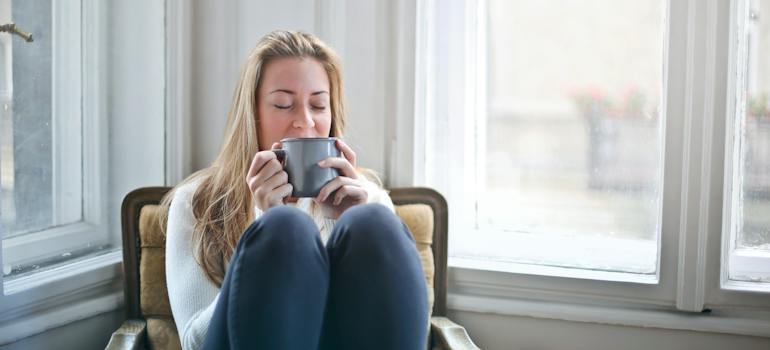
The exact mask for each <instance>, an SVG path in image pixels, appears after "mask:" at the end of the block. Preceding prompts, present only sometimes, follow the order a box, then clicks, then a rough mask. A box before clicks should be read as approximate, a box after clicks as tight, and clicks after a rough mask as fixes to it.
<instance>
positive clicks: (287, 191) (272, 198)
mask: <svg viewBox="0 0 770 350" xmlns="http://www.w3.org/2000/svg"><path fill="white" fill-rule="evenodd" d="M292 190H294V187H292V186H291V184H290V183H286V184H283V185H281V186H278V187H277V188H275V189H273V190H272V191H270V193H269V194H268V195H267V197H268V202H269V203H270V207H274V206H276V205H281V204H283V200H284V198H287V197H289V195H291V191H292Z"/></svg>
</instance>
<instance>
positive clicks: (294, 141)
mask: <svg viewBox="0 0 770 350" xmlns="http://www.w3.org/2000/svg"><path fill="white" fill-rule="evenodd" d="M281 144H282V145H283V147H282V149H274V150H273V153H275V155H276V156H277V157H278V160H280V161H281V162H282V163H283V170H284V171H286V173H287V174H289V183H290V184H291V185H292V186H293V187H294V190H293V191H292V193H291V196H292V197H315V196H317V195H318V192H320V191H321V188H322V187H324V185H326V184H327V183H328V182H329V181H331V180H334V178H335V177H337V176H339V175H340V174H339V171H338V170H337V169H336V168H321V167H320V166H318V162H320V161H322V160H324V159H326V158H329V157H339V156H340V150H339V149H337V138H336V137H313V138H290V139H283V140H281Z"/></svg>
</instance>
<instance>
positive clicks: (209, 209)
mask: <svg viewBox="0 0 770 350" xmlns="http://www.w3.org/2000/svg"><path fill="white" fill-rule="evenodd" d="M285 57H297V58H312V59H314V60H316V61H318V62H319V63H320V64H321V65H322V66H323V67H324V69H325V70H326V74H327V75H328V77H329V89H330V91H329V95H330V99H331V101H330V102H331V103H330V108H331V114H332V122H331V131H330V135H329V136H337V137H339V136H342V131H343V129H344V127H345V108H344V100H343V93H342V91H343V90H342V70H341V65H340V61H339V58H338V57H337V54H336V53H335V52H334V51H333V50H332V49H331V48H329V47H328V46H326V44H324V43H323V42H322V41H321V40H320V39H318V38H317V37H315V36H313V35H312V34H308V33H303V32H295V31H282V30H281V31H273V32H271V33H268V34H267V35H265V36H264V37H262V38H261V39H260V40H259V42H257V45H256V47H255V48H254V49H253V50H252V51H251V53H250V54H249V57H248V59H247V60H246V62H245V63H244V64H243V67H242V68H241V73H240V79H239V82H238V85H237V86H236V88H235V93H234V96H233V100H232V103H231V105H230V111H229V113H228V115H227V124H226V126H225V137H224V142H223V144H222V147H221V149H220V151H219V155H218V156H217V158H216V160H214V162H213V163H212V165H211V166H209V167H208V168H205V169H202V170H200V171H198V172H196V173H194V174H192V175H190V176H189V177H188V178H187V179H185V180H184V181H182V182H181V183H179V184H178V185H177V186H176V187H174V189H173V190H171V191H170V192H169V193H168V194H167V195H166V196H165V197H164V198H163V201H162V202H161V206H162V208H163V209H164V210H163V211H162V212H163V213H166V214H165V215H163V216H162V217H161V227H162V228H163V229H164V231H165V228H166V225H167V222H168V217H167V215H168V214H167V213H168V208H169V206H170V205H171V200H172V199H173V197H174V193H175V192H176V190H177V189H178V188H179V187H181V186H183V185H184V184H187V183H191V182H199V185H198V187H197V190H196V191H195V193H194V194H193V196H192V204H191V206H192V212H193V215H194V217H195V226H194V227H193V243H194V247H195V248H194V249H195V250H196V253H197V254H196V260H197V261H198V264H200V266H201V267H202V268H203V271H204V272H205V273H206V276H207V277H208V279H209V280H211V281H212V282H213V283H214V284H215V285H216V286H217V287H220V286H221V285H222V281H223V280H224V276H225V267H226V265H227V262H228V261H229V260H230V257H231V256H232V254H233V251H234V250H235V247H236V245H237V243H238V239H239V238H240V236H241V234H242V233H243V231H244V230H246V228H247V227H248V226H249V224H251V222H252V221H253V220H254V213H253V202H252V196H251V192H250V191H249V188H248V186H247V184H246V180H245V178H246V173H247V171H248V169H249V166H250V164H251V160H252V157H253V156H254V154H256V153H257V152H258V151H259V140H258V136H257V135H258V132H257V131H258V130H257V128H258V125H259V115H258V114H257V92H258V91H259V84H260V82H261V76H262V74H263V73H264V72H263V69H264V67H265V66H266V65H267V63H268V62H269V61H271V60H274V59H278V58H285Z"/></svg>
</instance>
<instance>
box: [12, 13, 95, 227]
mask: <svg viewBox="0 0 770 350" xmlns="http://www.w3.org/2000/svg"><path fill="white" fill-rule="evenodd" d="M0 9H2V10H1V11H0V24H4V23H9V22H14V23H16V25H17V27H18V28H20V29H21V30H24V31H26V32H30V33H32V35H33V39H34V40H33V41H32V42H25V41H24V40H22V39H21V37H19V36H15V35H14V36H12V35H10V34H8V33H2V34H0V71H2V72H0V128H1V129H0V133H1V135H2V137H1V138H0V147H1V148H0V152H2V154H0V169H2V173H1V174H0V182H1V183H2V187H1V188H0V190H1V193H2V196H1V197H2V198H1V202H0V203H1V205H2V206H1V207H0V218H1V219H2V221H1V224H2V231H3V238H4V239H7V238H12V237H16V236H19V235H22V234H25V233H30V232H35V231H41V230H44V229H47V228H50V227H53V226H61V225H64V224H69V223H74V222H78V221H80V220H81V218H82V203H81V201H82V192H81V188H80V186H79V183H80V182H81V181H82V180H81V178H80V169H81V152H80V147H79V145H80V138H81V135H80V128H79V125H80V123H79V120H80V113H79V110H76V111H74V112H75V113H68V112H66V111H65V109H64V107H63V106H62V103H59V105H57V103H56V102H55V96H56V95H57V94H59V95H62V96H60V97H59V101H79V96H80V95H79V85H78V86H69V85H67V84H68V83H67V80H63V79H60V80H63V81H60V82H58V87H60V88H61V89H60V90H61V91H56V90H55V89H54V84H55V81H56V77H55V75H54V74H58V75H57V76H58V77H59V78H61V77H64V75H65V74H66V73H61V72H59V73H55V69H54V67H55V66H56V65H57V64H58V67H59V69H61V70H62V71H69V68H70V67H67V66H66V65H62V64H61V63H57V62H58V61H57V60H61V59H63V58H61V57H57V56H56V55H55V54H54V47H55V46H56V45H54V43H53V37H54V35H53V34H54V33H53V30H52V23H53V18H52V3H51V2H50V1H13V2H12V1H10V0H0ZM57 44H58V45H60V46H62V45H63V46H67V45H70V46H74V45H71V44H73V43H69V42H59V43H57ZM63 46H62V47H63ZM73 71H74V72H75V73H77V72H79V71H77V70H73ZM68 90H71V91H69V92H68ZM65 95H66V96H65ZM69 104H70V105H74V103H72V102H69ZM77 105H78V106H79V103H77ZM63 128H69V129H68V130H70V131H69V132H66V133H63V132H62V130H63ZM57 135H58V136H57ZM57 152H58V153H62V154H61V155H60V156H59V158H57ZM62 156H63V157H62ZM71 184H76V185H75V186H71Z"/></svg>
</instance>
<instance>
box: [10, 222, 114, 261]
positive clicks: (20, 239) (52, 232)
mask: <svg viewBox="0 0 770 350" xmlns="http://www.w3.org/2000/svg"><path fill="white" fill-rule="evenodd" d="M104 236H105V233H104V232H102V231H101V230H100V227H98V226H95V225H91V224H88V223H84V222H79V223H76V224H71V225H65V226H59V227H53V228H50V229H46V230H42V231H38V232H34V233H26V234H23V235H19V236H15V237H11V238H6V239H5V240H3V247H4V249H5V250H7V251H6V254H5V256H4V258H5V261H4V263H5V264H8V265H10V266H13V267H16V266H18V265H23V264H28V263H32V262H34V261H36V260H38V259H40V256H41V255H43V256H51V255H56V254H60V253H67V252H70V251H72V250H75V249H78V248H83V247H84V246H85V245H86V244H89V243H91V244H92V245H93V246H98V245H101V244H105V243H106V239H105V237H104Z"/></svg>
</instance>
